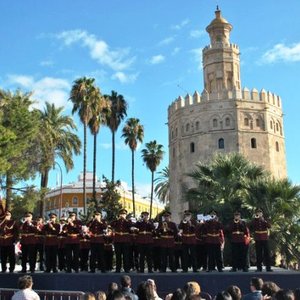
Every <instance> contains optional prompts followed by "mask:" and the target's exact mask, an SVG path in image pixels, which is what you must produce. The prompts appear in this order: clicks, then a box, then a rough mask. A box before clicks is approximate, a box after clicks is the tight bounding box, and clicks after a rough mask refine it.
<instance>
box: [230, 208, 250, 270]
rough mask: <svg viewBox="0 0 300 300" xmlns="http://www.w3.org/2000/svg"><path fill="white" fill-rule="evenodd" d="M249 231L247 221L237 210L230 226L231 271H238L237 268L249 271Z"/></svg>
mask: <svg viewBox="0 0 300 300" xmlns="http://www.w3.org/2000/svg"><path fill="white" fill-rule="evenodd" d="M248 232H249V231H248V228H247V225H246V223H245V221H243V220H241V213H240V212H239V211H236V212H235V213H234V218H233V221H232V222H231V224H229V226H228V233H229V235H230V238H231V250H232V269H231V272H236V271H237V270H243V271H244V272H247V271H248V267H247V249H246V243H247V240H248V239H249V233H248Z"/></svg>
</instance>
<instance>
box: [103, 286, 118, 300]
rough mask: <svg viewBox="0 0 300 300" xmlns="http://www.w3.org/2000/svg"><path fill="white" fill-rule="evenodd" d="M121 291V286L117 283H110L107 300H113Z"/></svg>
mask: <svg viewBox="0 0 300 300" xmlns="http://www.w3.org/2000/svg"><path fill="white" fill-rule="evenodd" d="M118 290H119V286H118V284H117V283H116V282H110V283H109V284H108V287H107V293H106V295H107V300H112V298H113V293H114V292H115V291H118Z"/></svg>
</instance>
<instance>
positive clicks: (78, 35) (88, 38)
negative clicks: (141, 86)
mask: <svg viewBox="0 0 300 300" xmlns="http://www.w3.org/2000/svg"><path fill="white" fill-rule="evenodd" d="M56 37H57V38H58V39H59V40H62V41H63V42H64V44H65V45H66V46H71V45H72V44H75V43H78V44H80V45H81V46H82V47H86V48H88V49H89V53H90V56H91V58H92V59H94V60H96V61H97V62H98V63H99V64H101V65H104V66H107V67H109V68H111V69H112V70H114V71H123V70H126V69H128V68H130V67H131V66H132V64H133V62H134V61H135V57H134V56H130V49H129V48H118V49H114V50H112V49H111V48H110V47H109V45H108V44H107V43H106V42H105V41H103V40H100V39H98V38H97V37H96V36H95V35H93V34H90V33H88V32H86V31H84V30H80V29H78V30H69V31H63V32H61V33H59V34H57V35H56Z"/></svg>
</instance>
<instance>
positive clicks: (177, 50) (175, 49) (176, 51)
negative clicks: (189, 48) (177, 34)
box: [171, 47, 180, 55]
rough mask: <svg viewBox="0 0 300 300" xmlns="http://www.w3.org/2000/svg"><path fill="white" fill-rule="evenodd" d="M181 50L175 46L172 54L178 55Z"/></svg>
mask: <svg viewBox="0 0 300 300" xmlns="http://www.w3.org/2000/svg"><path fill="white" fill-rule="evenodd" d="M179 51H180V48H179V47H175V48H174V49H173V51H172V53H171V55H176V54H177V53H178V52H179Z"/></svg>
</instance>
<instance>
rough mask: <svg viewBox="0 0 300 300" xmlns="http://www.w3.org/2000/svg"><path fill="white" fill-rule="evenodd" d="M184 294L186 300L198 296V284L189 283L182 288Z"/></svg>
mask: <svg viewBox="0 0 300 300" xmlns="http://www.w3.org/2000/svg"><path fill="white" fill-rule="evenodd" d="M183 290H184V292H185V293H186V298H187V299H189V298H190V297H191V296H193V295H199V294H200V292H201V288H200V285H199V283H198V282H196V281H189V282H187V283H186V284H185V285H184V287H183Z"/></svg>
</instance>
